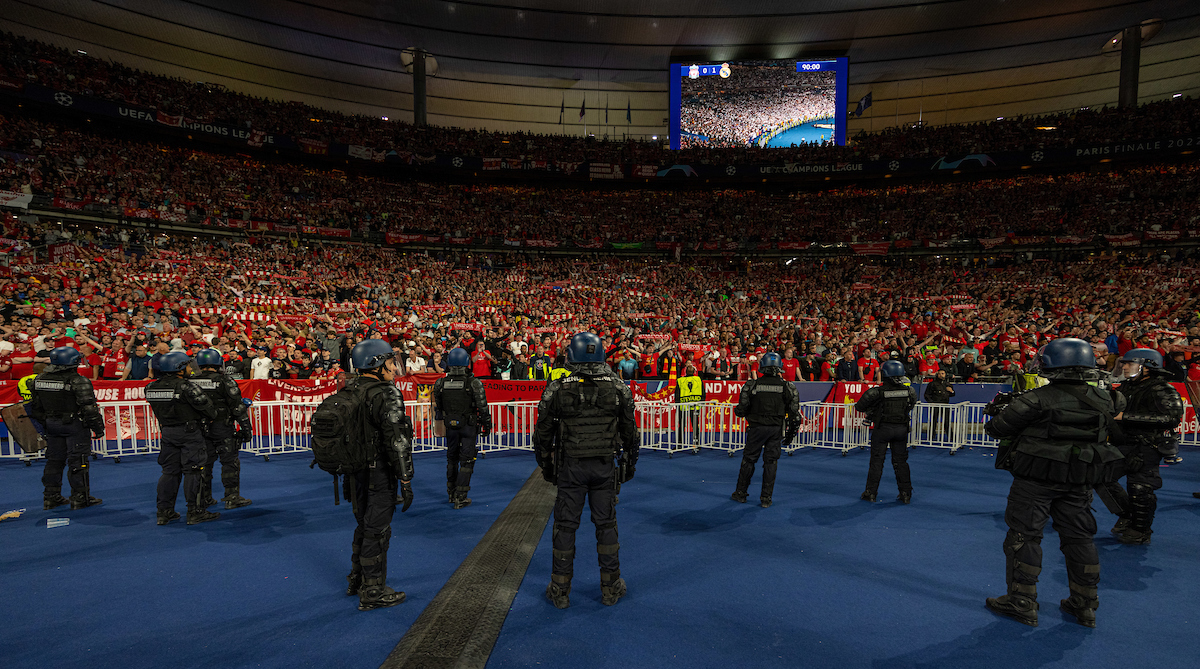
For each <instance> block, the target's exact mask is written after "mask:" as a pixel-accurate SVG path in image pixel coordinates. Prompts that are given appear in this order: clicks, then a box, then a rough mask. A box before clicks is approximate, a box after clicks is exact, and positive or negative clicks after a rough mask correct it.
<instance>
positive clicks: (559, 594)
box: [546, 581, 615, 609]
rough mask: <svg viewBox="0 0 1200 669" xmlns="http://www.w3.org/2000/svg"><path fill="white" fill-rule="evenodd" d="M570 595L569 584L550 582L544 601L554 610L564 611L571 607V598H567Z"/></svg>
mask: <svg viewBox="0 0 1200 669" xmlns="http://www.w3.org/2000/svg"><path fill="white" fill-rule="evenodd" d="M570 594H571V584H570V583H567V584H566V585H562V584H559V583H555V582H553V581H551V582H550V585H548V586H546V599H548V600H550V603H551V604H553V605H554V608H556V609H565V608H567V607H568V606H570V605H571V598H570V597H569V596H568V595H570ZM614 601H615V600H614Z"/></svg>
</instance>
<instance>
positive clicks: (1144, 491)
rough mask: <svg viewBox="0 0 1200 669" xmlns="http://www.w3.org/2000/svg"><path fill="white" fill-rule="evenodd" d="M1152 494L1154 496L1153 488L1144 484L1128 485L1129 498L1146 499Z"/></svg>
mask: <svg viewBox="0 0 1200 669" xmlns="http://www.w3.org/2000/svg"><path fill="white" fill-rule="evenodd" d="M1153 494H1154V488H1153V487H1152V486H1149V485H1147V484H1145V483H1130V484H1129V496H1130V497H1148V496H1150V495H1153Z"/></svg>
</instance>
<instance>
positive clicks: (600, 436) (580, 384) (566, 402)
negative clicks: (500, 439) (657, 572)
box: [533, 332, 640, 609]
mask: <svg viewBox="0 0 1200 669" xmlns="http://www.w3.org/2000/svg"><path fill="white" fill-rule="evenodd" d="M567 365H568V367H569V369H570V374H568V375H567V376H565V377H562V378H559V379H555V380H553V381H551V382H550V383H548V384H547V385H546V390H545V392H544V393H543V394H542V400H541V402H540V403H539V404H538V421H537V426H536V427H535V428H534V433H533V446H534V450H535V453H536V456H537V462H538V465H539V466H540V467H541V468H542V476H543V477H545V479H546V480H547V481H549V482H551V483H555V484H557V485H558V497H557V499H556V500H555V502H554V535H553V556H554V564H553V568H552V570H551V574H550V585H548V586H546V598H547V599H549V600H550V601H551V602H552V603H553V604H554V606H555V607H557V608H560V609H565V608H567V607H568V606H570V604H571V603H570V599H569V597H568V595H569V594H570V592H571V577H572V575H573V573H574V561H575V531H576V530H578V529H579V518H580V516H581V515H582V513H583V503H584V498H585V497H586V498H587V501H588V504H589V506H590V507H591V515H592V523H593V524H594V525H595V526H596V553H597V554H598V555H599V562H600V593H601V600H600V601H601V603H603V604H604V605H606V606H612V605H613V604H616V603H617V600H618V599H620V598H621V597H623V596H624V595H625V592H626V586H625V579H623V578H621V565H620V560H619V559H618V555H617V550H618V548H619V544H618V543H617V509H616V496H617V489H618V487H619V486H620V484H621V483H624V482H626V481H628V480H630V479H632V478H633V473H634V466H635V465H636V464H637V460H638V447H639V445H640V442H639V439H640V437H639V435H638V428H637V423H636V421H635V420H634V415H633V410H634V407H633V393H632V392H631V391H630V390H629V386H627V385H625V384H624V383H622V382H621V380H620V379H618V378H617V377H616V376H615V375H614V374H613V372H612V370H611V369H610V368H609V366H608V365H607V364H605V362H604V348H603V346H602V345H601V343H600V338H599V337H597V336H596V335H594V334H592V333H590V332H581V333H579V334H577V335H575V336H574V337H572V338H571V343H570V346H569V347H568V349H567Z"/></svg>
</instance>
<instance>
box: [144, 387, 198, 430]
mask: <svg viewBox="0 0 1200 669" xmlns="http://www.w3.org/2000/svg"><path fill="white" fill-rule="evenodd" d="M187 383H189V381H188V380H187V379H184V378H180V377H178V376H168V377H166V378H162V379H156V380H155V381H152V382H151V383H150V385H148V386H146V401H147V402H149V404H150V410H151V411H153V412H154V416H155V417H156V418H158V422H159V424H160V425H162V426H163V427H178V426H180V425H186V424H187V423H194V422H197V421H199V420H200V412H198V411H196V410H195V409H193V408H192V405H191V404H188V403H187V401H186V400H184V399H183V393H182V388H183V386H184V385H185V384H187Z"/></svg>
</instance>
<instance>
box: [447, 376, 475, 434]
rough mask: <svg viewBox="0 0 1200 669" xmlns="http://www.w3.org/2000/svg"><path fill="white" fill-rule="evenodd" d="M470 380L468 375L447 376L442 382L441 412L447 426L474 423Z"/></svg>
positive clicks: (473, 405) (454, 426)
mask: <svg viewBox="0 0 1200 669" xmlns="http://www.w3.org/2000/svg"><path fill="white" fill-rule="evenodd" d="M471 380H472V379H471V377H469V376H447V377H446V378H445V380H444V381H443V382H442V414H443V415H445V417H446V425H447V426H448V427H452V428H460V427H462V426H464V425H474V424H475V423H476V420H475V402H474V400H473V399H472V398H471Z"/></svg>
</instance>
